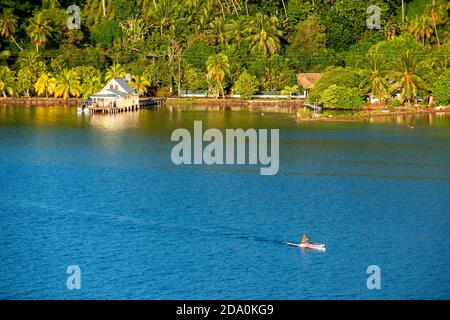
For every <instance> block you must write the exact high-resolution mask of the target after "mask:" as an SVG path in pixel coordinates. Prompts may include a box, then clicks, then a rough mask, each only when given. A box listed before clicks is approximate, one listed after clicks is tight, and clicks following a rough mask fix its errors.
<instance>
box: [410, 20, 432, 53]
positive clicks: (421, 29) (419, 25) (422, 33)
mask: <svg viewBox="0 0 450 320" xmlns="http://www.w3.org/2000/svg"><path fill="white" fill-rule="evenodd" d="M409 31H410V32H411V33H412V34H413V35H414V36H415V38H416V41H417V42H419V43H422V46H423V47H424V46H425V39H430V37H431V33H432V32H433V29H432V27H431V19H430V17H428V16H425V15H422V16H419V17H416V18H414V19H413V20H411V23H410V25H409Z"/></svg>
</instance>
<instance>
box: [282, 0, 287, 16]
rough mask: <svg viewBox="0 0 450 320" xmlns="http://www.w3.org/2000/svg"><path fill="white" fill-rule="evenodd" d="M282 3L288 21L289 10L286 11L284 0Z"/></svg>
mask: <svg viewBox="0 0 450 320" xmlns="http://www.w3.org/2000/svg"><path fill="white" fill-rule="evenodd" d="M281 3H282V4H283V10H284V14H285V16H286V20H287V19H288V14H287V10H286V4H285V3H284V0H281Z"/></svg>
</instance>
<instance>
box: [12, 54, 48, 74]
mask: <svg viewBox="0 0 450 320" xmlns="http://www.w3.org/2000/svg"><path fill="white" fill-rule="evenodd" d="M17 62H18V64H19V68H20V69H27V70H29V71H30V72H31V73H34V74H36V75H38V74H40V73H41V72H42V71H44V70H45V63H44V61H43V60H42V57H41V55H40V54H39V53H37V52H35V51H29V50H25V51H23V53H21V54H20V56H19V59H18V60H17Z"/></svg>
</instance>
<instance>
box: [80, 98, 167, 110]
mask: <svg viewBox="0 0 450 320" xmlns="http://www.w3.org/2000/svg"><path fill="white" fill-rule="evenodd" d="M165 102H166V98H141V99H139V101H138V102H137V103H136V101H131V100H130V101H129V102H128V103H127V102H125V103H120V104H118V105H112V104H110V105H108V106H95V105H90V106H85V108H87V109H88V111H89V112H90V113H119V112H130V111H136V110H139V109H140V108H152V107H155V106H156V107H158V106H162V105H164V103H165Z"/></svg>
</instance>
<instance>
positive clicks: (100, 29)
mask: <svg viewBox="0 0 450 320" xmlns="http://www.w3.org/2000/svg"><path fill="white" fill-rule="evenodd" d="M72 3H75V4H77V5H79V6H80V7H81V14H82V17H81V23H82V26H81V29H79V30H68V29H67V26H66V20H67V16H68V15H67V12H66V11H65V8H66V7H67V5H68V4H72ZM406 3H407V6H408V8H407V10H406V11H407V15H408V16H407V19H406V21H405V22H404V23H402V22H401V1H399V0H374V1H372V2H371V3H370V4H375V5H377V6H379V7H380V8H381V9H382V21H381V22H382V29H381V30H369V29H368V28H367V26H366V18H367V16H368V14H367V11H366V10H367V6H368V5H369V3H362V2H361V1H360V0H339V1H336V0H325V1H312V0H284V1H280V0H248V1H244V0H229V1H216V0H208V1H200V0H157V1H153V0H106V1H104V0H76V1H73V2H70V1H62V2H61V1H55V0H43V1H31V0H23V1H14V0H2V12H1V14H0V48H1V50H3V51H2V52H0V62H1V63H2V65H5V66H8V68H9V69H10V71H11V74H12V78H13V79H14V81H13V82H14V85H13V87H14V89H15V90H14V94H20V95H33V94H36V92H35V87H34V85H35V83H36V81H37V78H39V77H40V75H41V74H42V72H44V71H45V72H46V74H50V75H52V77H57V76H58V75H60V74H61V73H62V70H63V69H67V70H72V69H75V70H80V67H86V66H95V68H96V69H98V71H100V72H101V73H102V76H103V74H105V73H106V71H107V70H106V69H107V67H108V66H110V65H111V64H114V63H116V64H117V63H119V64H120V65H121V66H122V67H123V68H124V69H125V70H126V71H127V72H130V73H131V74H133V75H136V76H137V75H139V76H145V77H147V78H148V79H143V78H136V79H135V80H136V86H137V85H139V86H140V83H141V82H142V83H144V82H145V81H141V80H148V81H149V83H151V85H158V86H160V87H161V86H162V87H165V88H171V90H172V92H173V89H174V87H175V86H176V84H177V82H178V79H181V82H182V83H183V86H189V87H191V88H193V89H195V88H198V89H204V88H206V87H208V88H209V89H210V91H211V90H216V91H222V93H223V90H224V88H227V89H229V88H230V87H233V85H234V84H235V82H236V81H237V80H238V78H239V76H240V75H241V74H242V73H243V71H244V70H248V73H249V74H251V75H253V76H255V77H256V79H257V81H258V83H259V85H260V89H262V90H283V89H284V88H285V87H286V86H288V87H292V86H293V85H295V83H296V79H295V74H296V73H298V72H325V74H324V77H323V79H322V80H321V81H320V83H319V85H318V86H317V88H315V89H314V90H313V92H312V93H311V96H310V98H311V99H313V101H315V100H317V101H318V100H319V99H320V98H321V97H322V94H323V92H324V91H325V90H326V89H328V88H329V87H330V86H332V85H336V86H345V87H348V88H359V84H360V83H361V81H362V79H363V78H364V79H366V80H368V79H369V80H371V84H370V89H369V82H367V81H366V82H367V83H366V84H364V86H363V87H364V88H363V89H364V91H365V92H367V93H368V92H372V93H373V92H375V91H377V92H378V93H379V94H381V91H383V90H381V86H380V84H382V83H383V79H385V80H386V81H389V82H392V81H394V82H395V83H397V84H400V83H399V81H400V82H401V76H400V73H399V72H401V70H397V69H398V67H399V66H403V67H404V63H403V62H399V61H402V60H401V59H402V52H405V51H406V50H409V51H410V52H411V53H412V56H414V57H415V59H416V60H417V61H416V62H417V64H416V65H415V66H414V70H413V71H414V74H413V75H414V76H415V77H418V78H414V79H415V80H414V81H413V82H412V83H411V82H410V83H409V84H408V86H409V88H406V87H405V86H403V85H400V86H398V87H399V88H400V87H403V89H405V90H406V89H407V90H406V91H404V95H405V97H406V96H407V95H409V94H413V93H414V92H416V93H417V92H419V93H421V94H428V93H429V92H427V90H426V89H424V88H425V86H423V88H419V87H417V85H416V84H415V82H417V84H419V82H420V81H419V82H418V81H416V80H419V79H420V80H421V81H423V82H424V83H428V84H434V83H435V82H436V80H437V79H438V78H440V76H441V75H442V74H444V73H445V72H446V70H447V69H448V66H449V65H450V61H449V56H450V54H449V53H450V46H449V43H450V41H449V40H450V18H449V9H450V7H449V2H448V1H446V0H433V1H431V0H414V1H406ZM31 51H32V52H34V53H39V57H36V56H34V57H33V56H31V55H30V52H31ZM219 52H222V53H223V54H224V55H225V56H227V58H228V62H227V64H225V65H224V66H225V69H226V70H225V71H226V72H224V75H223V77H222V76H221V73H220V72H213V73H214V74H215V75H214V76H213V77H210V78H209V80H207V79H205V75H206V74H207V72H208V70H207V60H208V57H210V56H214V55H215V54H217V53H219ZM368 53H376V54H377V55H382V56H383V58H382V60H383V62H384V63H383V70H382V72H381V71H380V73H379V74H377V73H376V72H375V73H373V72H372V71H373V70H371V71H370V73H369V72H368V71H369V70H368V68H367V62H366V60H365V59H364V58H365V56H366V55H367V54H368ZM150 54H154V55H157V56H158V58H155V59H152V58H149V57H148V56H149V55H150ZM19 60H20V62H19ZM342 67H345V68H342ZM360 69H362V70H364V71H363V72H361V70H360ZM403 69H404V70H403V71H405V68H403ZM330 70H331V72H329V71H330ZM408 70H409V71H408V72H410V71H412V69H411V68H410V69H408ZM209 71H210V72H209V73H210V75H211V70H209ZM216 71H217V70H216ZM219 75H220V77H218V76H219ZM380 76H381V78H380ZM71 77H72V78H73V75H71ZM49 79H50V78H49ZM47 80H48V79H47V78H46V77H45V76H44V77H42V79H41V83H45V82H46V81H47ZM80 81H81V84H82V87H83V90H82V91H83V92H82V94H83V95H86V94H87V93H86V92H87V88H86V86H89V85H91V86H92V87H94V88H96V87H97V86H99V84H97V83H95V81H94V82H92V83H91V84H88V82H87V81H85V80H84V79H80ZM102 81H104V79H102ZM138 82H139V84H138ZM374 84H377V85H374ZM383 86H384V85H383ZM415 86H416V88H415ZM38 87H39V88H41V87H42V86H38ZM144 87H146V86H144ZM44 88H45V86H44ZM379 89H380V90H379ZM40 92H41V93H40V94H44V93H45V94H51V93H50V91H45V90H44V91H42V90H41V91H40ZM6 94H10V93H8V92H6ZM77 94H78V93H77ZM410 98H411V97H409V98H407V99H410Z"/></svg>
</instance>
